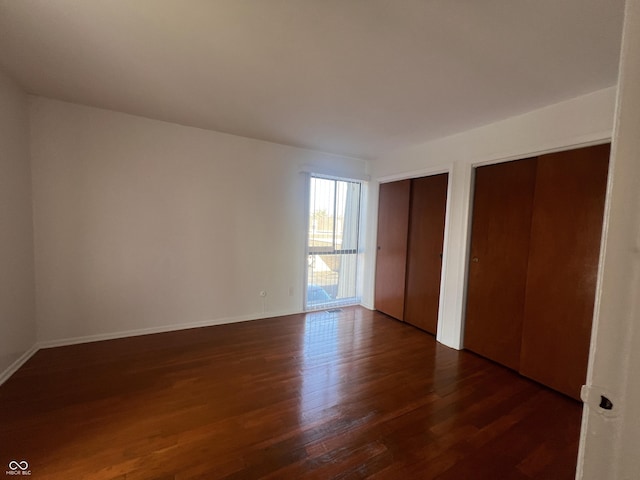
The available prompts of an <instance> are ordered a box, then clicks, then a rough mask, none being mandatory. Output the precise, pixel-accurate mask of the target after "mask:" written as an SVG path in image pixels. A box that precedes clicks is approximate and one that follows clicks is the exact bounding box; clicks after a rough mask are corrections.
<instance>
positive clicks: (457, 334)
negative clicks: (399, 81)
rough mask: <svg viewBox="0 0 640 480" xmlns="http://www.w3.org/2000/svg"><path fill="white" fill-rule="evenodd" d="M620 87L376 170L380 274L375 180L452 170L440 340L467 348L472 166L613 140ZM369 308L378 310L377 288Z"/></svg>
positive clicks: (368, 294) (403, 156)
mask: <svg viewBox="0 0 640 480" xmlns="http://www.w3.org/2000/svg"><path fill="white" fill-rule="evenodd" d="M615 91H616V89H615V87H611V88H607V89H604V90H600V91H597V92H594V93H591V94H589V95H585V96H582V97H578V98H575V99H572V100H568V101H565V102H561V103H558V104H555V105H551V106H548V107H545V108H542V109H539V110H535V111H532V112H529V113H527V114H524V115H520V116H517V117H513V118H509V119H506V120H502V121H500V122H496V123H493V124H490V125H486V126H483V127H480V128H476V129H473V130H469V131H467V132H464V133H460V134H457V135H453V136H450V137H447V138H443V139H440V140H436V141H432V142H428V143H424V144H421V145H416V146H413V147H410V148H406V149H402V150H399V151H396V152H392V153H391V154H389V155H385V156H383V157H381V158H379V159H377V160H376V161H375V162H373V164H372V178H373V180H374V181H372V182H371V185H370V190H371V194H370V199H371V200H370V202H369V205H368V213H369V215H370V217H369V232H368V233H369V243H368V252H369V258H368V261H367V262H366V264H367V265H368V266H369V267H368V269H367V273H366V275H371V277H372V276H373V274H374V271H375V270H374V269H375V218H376V216H377V211H376V210H377V193H376V185H377V182H385V181H390V180H397V179H400V178H410V177H417V176H423V175H428V174H431V173H437V172H442V171H448V172H449V173H450V176H449V194H448V195H449V198H448V204H447V220H446V228H445V245H444V259H443V271H442V286H441V295H440V311H439V320H438V340H439V341H440V342H442V343H444V344H445V345H448V346H450V347H453V348H462V332H463V318H464V305H465V282H466V265H467V250H468V237H469V215H470V205H471V195H472V183H473V166H477V165H480V164H486V163H495V162H499V161H506V160H514V159H517V158H526V157H527V156H528V155H535V154H539V153H543V152H550V151H553V150H561V149H567V148H570V147H575V146H579V145H587V144H591V143H599V142H600V143H601V142H603V141H605V140H607V139H609V138H610V136H611V130H612V126H613V112H614V104H615V93H616V92H615ZM366 287H367V288H366V291H365V293H364V297H363V303H364V304H365V305H369V306H371V305H373V282H372V281H371V282H369V283H368V284H367V285H366Z"/></svg>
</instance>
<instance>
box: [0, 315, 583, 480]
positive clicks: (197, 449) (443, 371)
mask: <svg viewBox="0 0 640 480" xmlns="http://www.w3.org/2000/svg"><path fill="white" fill-rule="evenodd" d="M580 415H581V406H580V404H578V403H577V402H575V401H573V400H571V399H568V398H566V397H564V396H562V395H560V394H557V393H555V392H552V391H550V390H548V389H546V388H545V387H542V386H540V385H538V384H536V383H534V382H532V381H530V380H527V379H525V378H522V377H520V376H518V375H517V374H515V373H513V372H512V371H510V370H507V369H505V368H503V367H501V366H499V365H496V364H494V363H492V362H489V361H487V360H485V359H482V358H480V357H478V356H476V355H474V354H471V353H469V352H465V351H462V352H458V351H455V350H452V349H449V348H446V347H444V346H442V345H440V344H438V343H436V342H435V340H434V338H433V337H432V336H430V335H428V334H425V333H424V332H421V331H419V330H417V329H415V328H413V327H410V326H408V325H406V324H403V323H401V322H397V321H395V320H392V319H390V318H389V317H386V316H384V315H382V314H380V313H377V312H371V311H368V310H366V309H363V308H360V307H349V308H344V309H342V310H341V311H339V312H333V313H328V312H315V313H309V314H306V315H292V316H287V317H279V318H272V319H264V320H258V321H252V322H244V323H237V324H231V325H221V326H216V327H207V328H198V329H191V330H183V331H176V332H169V333H163V334H156V335H146V336H140V337H131V338H125V339H119V340H110V341H104V342H95V343H89V344H82V345H73V346H68V347H59V348H52V349H46V350H41V351H39V352H38V353H37V354H36V355H35V356H34V357H32V358H31V359H30V360H29V361H28V362H27V363H26V364H25V365H24V366H23V367H22V368H21V369H20V370H18V372H16V373H15V374H14V375H13V376H12V377H11V378H10V379H9V380H8V381H7V382H6V383H5V384H4V385H2V386H0V461H1V462H4V464H5V465H8V463H9V462H10V461H11V460H17V461H21V460H26V461H28V462H29V466H30V467H29V468H30V470H31V471H32V478H47V479H68V478H74V479H82V478H87V479H105V480H111V479H121V480H122V479H127V480H132V479H151V478H153V479H155V478H171V479H181V480H193V479H252V478H273V479H277V478H309V479H313V478H318V479H328V478H335V479H340V478H380V479H386V478H388V479H397V478H426V479H430V478H433V479H435V478H438V479H458V478H459V479H469V478H473V479H479V480H482V479H485V478H486V479H493V478H501V479H508V478H513V479H550V478H553V479H558V480H562V479H565V478H566V479H571V478H573V475H574V471H575V464H576V455H577V445H578V443H577V442H578V436H579V429H580Z"/></svg>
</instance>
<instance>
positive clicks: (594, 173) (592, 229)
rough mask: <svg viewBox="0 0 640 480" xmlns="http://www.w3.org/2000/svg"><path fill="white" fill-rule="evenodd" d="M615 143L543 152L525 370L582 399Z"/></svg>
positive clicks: (525, 335) (522, 368) (526, 320)
mask: <svg viewBox="0 0 640 480" xmlns="http://www.w3.org/2000/svg"><path fill="white" fill-rule="evenodd" d="M608 162H609V145H600V146H596V147H589V148H583V149H578V150H571V151H567V152H559V153H554V154H549V155H544V156H541V157H540V158H539V160H538V169H537V176H536V190H535V196H534V209H533V219H532V228H531V245H530V254H529V268H528V275H527V292H526V301H525V314H524V324H523V333H522V352H521V362H520V372H521V373H522V374H523V375H525V376H528V377H530V378H532V379H534V380H537V381H539V382H541V383H543V384H545V385H548V386H550V387H551V388H554V389H556V390H558V391H560V392H563V393H565V394H567V395H570V396H572V397H574V398H579V396H580V387H581V386H582V384H583V383H584V382H585V378H586V369H587V361H588V355H589V342H590V338H591V323H592V317H593V307H594V301H595V287H596V276H597V271H598V257H599V252H600V237H601V233H602V220H603V213H604V200H605V193H606V184H607V171H608Z"/></svg>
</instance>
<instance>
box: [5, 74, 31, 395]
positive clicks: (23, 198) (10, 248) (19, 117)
mask: <svg viewBox="0 0 640 480" xmlns="http://www.w3.org/2000/svg"><path fill="white" fill-rule="evenodd" d="M35 341H36V324H35V295H34V274H33V216H32V208H31V170H30V166H29V110H28V100H27V96H26V94H25V93H24V92H23V91H22V90H21V89H20V88H19V87H18V86H17V85H16V84H15V83H14V82H13V81H12V80H11V79H9V78H8V77H7V76H6V75H5V74H4V73H2V72H0V383H2V381H4V380H5V379H6V378H7V377H8V376H9V375H10V374H11V373H12V372H13V371H14V370H15V368H16V367H17V366H18V365H19V364H20V363H21V360H22V359H24V358H26V356H27V355H28V353H29V351H30V350H31V349H32V347H33V346H34V344H35Z"/></svg>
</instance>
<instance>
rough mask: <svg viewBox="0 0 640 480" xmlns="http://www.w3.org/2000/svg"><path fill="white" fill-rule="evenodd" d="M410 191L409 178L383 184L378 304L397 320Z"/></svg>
mask: <svg viewBox="0 0 640 480" xmlns="http://www.w3.org/2000/svg"><path fill="white" fill-rule="evenodd" d="M410 191H411V181H410V180H401V181H399V182H390V183H383V184H381V185H380V197H379V202H378V252H377V257H376V285H375V306H376V310H379V311H381V312H382V313H386V314H387V315H390V316H392V317H394V318H397V319H398V320H402V319H403V317H404V294H405V275H406V264H407V235H408V228H409V198H410Z"/></svg>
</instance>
